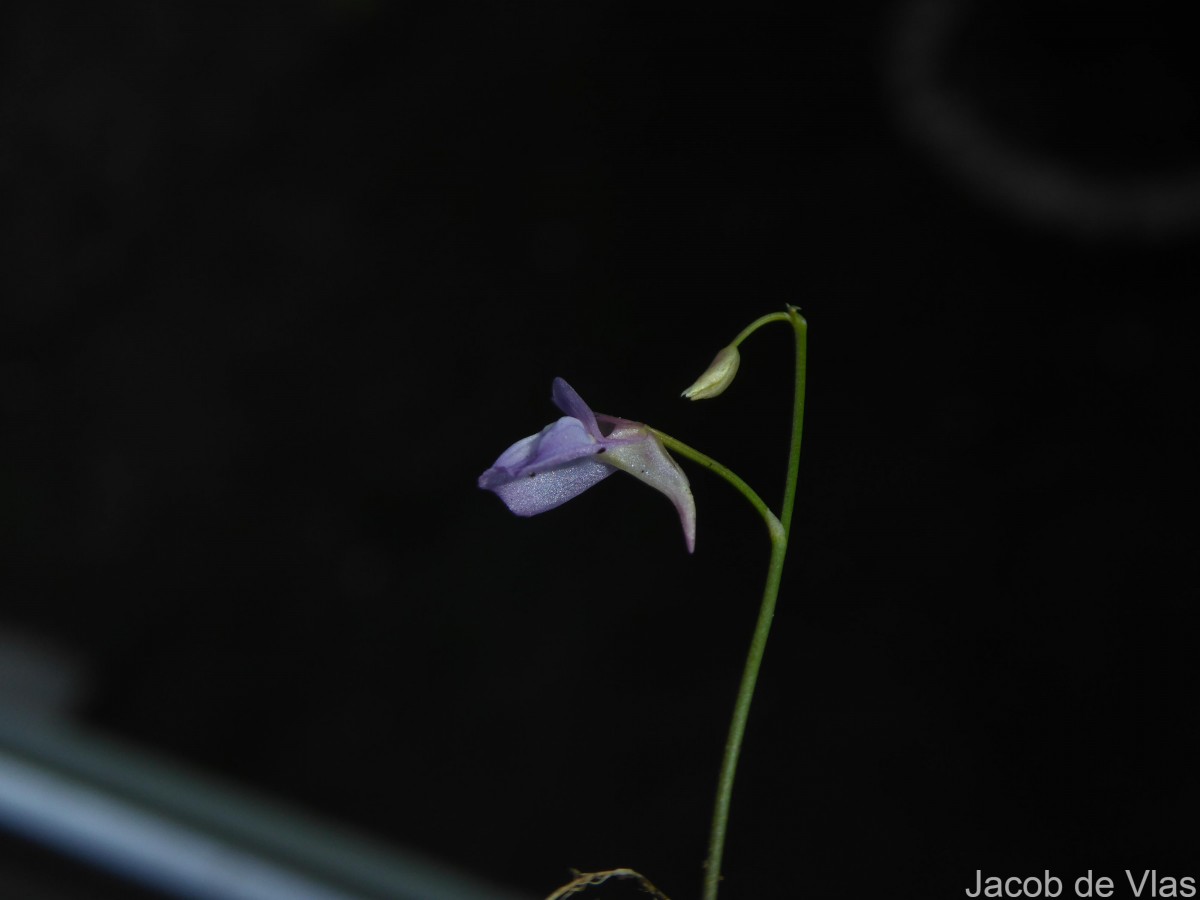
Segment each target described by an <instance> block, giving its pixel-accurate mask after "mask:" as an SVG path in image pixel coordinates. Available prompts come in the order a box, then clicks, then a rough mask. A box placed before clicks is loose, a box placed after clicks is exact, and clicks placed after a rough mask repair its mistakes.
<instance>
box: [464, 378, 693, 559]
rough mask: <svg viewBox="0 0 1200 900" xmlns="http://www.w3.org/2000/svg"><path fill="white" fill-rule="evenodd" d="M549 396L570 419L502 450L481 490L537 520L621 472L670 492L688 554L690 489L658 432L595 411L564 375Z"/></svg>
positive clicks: (484, 477) (485, 475)
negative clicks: (489, 492)
mask: <svg viewBox="0 0 1200 900" xmlns="http://www.w3.org/2000/svg"><path fill="white" fill-rule="evenodd" d="M552 396H553V399H554V405H555V406H557V407H558V408H559V409H561V410H562V411H563V412H564V413H566V415H565V416H563V417H562V418H561V419H559V420H558V421H557V422H553V423H551V424H550V425H547V426H546V427H545V428H543V429H542V430H541V431H540V432H539V433H538V434H534V435H530V436H529V437H527V438H522V439H521V440H519V441H517V442H516V443H515V444H513V445H512V446H511V447H509V448H508V449H507V450H505V451H504V452H503V453H501V454H500V458H499V459H497V460H496V462H495V464H494V465H493V466H492V467H491V468H490V469H488V470H487V471H486V472H484V473H483V474H482V475H480V476H479V486H480V487H481V488H484V489H486V490H489V491H493V492H494V493H496V494H497V495H498V496H499V497H500V499H501V500H503V501H504V503H505V505H506V506H507V507H508V508H509V509H510V510H512V511H513V512H514V513H516V514H517V515H518V516H536V515H537V514H538V513H542V512H545V511H546V510H548V509H554V507H556V506H561V505H562V504H564V503H566V502H567V501H568V500H570V499H571V498H572V497H577V496H579V495H580V494H582V493H583V492H584V491H586V490H587V489H588V488H590V487H592V485H595V484H599V483H600V482H601V481H603V480H604V479H605V478H607V477H608V476H609V475H611V474H612V473H613V472H615V471H617V470H618V469H621V470H622V471H625V472H628V473H629V474H630V475H632V476H633V477H634V478H637V479H639V480H641V481H644V482H645V483H646V484H648V485H650V486H651V487H652V488H654V489H655V490H658V491H661V492H662V493H664V494H666V495H667V497H668V498H669V499H670V500H671V502H672V503H674V504H675V509H677V510H678V511H679V519H680V521H681V522H682V523H683V538H684V540H685V541H686V542H687V548H688V552H689V553H691V552H692V551H693V550H695V547H696V502H695V500H693V499H692V489H691V487H690V486H689V485H688V480H687V476H686V475H684V474H683V470H682V469H680V468H679V464H678V463H676V462H675V460H673V459H671V457H670V456H668V455H667V451H666V449H665V448H664V447H663V445H662V442H661V441H659V439H658V438H657V437H656V436H655V435H654V433H653V432H652V431H651V430H650V429H649V428H648V427H646V426H645V425H643V424H641V423H639V422H631V421H629V420H628V419H618V418H615V417H613V416H605V415H600V414H597V413H594V412H592V410H591V409H590V408H589V407H588V405H587V404H586V403H584V402H583V398H582V397H580V396H579V395H578V394H577V393H575V390H574V389H573V388H572V387H571V386H570V385H569V384H567V383H566V382H565V381H563V380H562V379H561V378H555V379H554V390H553V392H552ZM600 423H604V425H605V426H607V427H606V429H605V431H606V432H607V433H605V432H602V431H601V428H600Z"/></svg>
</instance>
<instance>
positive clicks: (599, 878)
mask: <svg viewBox="0 0 1200 900" xmlns="http://www.w3.org/2000/svg"><path fill="white" fill-rule="evenodd" d="M571 871H572V872H575V878H574V880H572V881H571V882H570V883H568V884H564V885H563V886H562V887H560V888H559V889H558V890H556V891H555V892H554V893H553V894H551V895H550V896H549V897H547V898H546V900H562V898H563V897H569V896H571V894H578V893H579V892H581V891H582V890H584V888H589V887H596V886H597V885H600V884H604V882H606V881H608V879H610V878H632V879H634V880H635V881H636V882H637V883H638V887H640V888H641V889H642V890H643V891H645V892H646V893H647V894H649V895H650V896H651V897H653V898H654V900H670V898H669V897H668V896H667V895H666V894H664V893H663V892H662V891H660V890H659V889H658V888H656V887H655V886H654V885H652V884H651V883H650V879H648V878H647V877H646V876H645V875H642V874H640V873H638V872H635V871H633V869H609V870H607V871H605V872H576V871H575V870H574V869H572V870H571Z"/></svg>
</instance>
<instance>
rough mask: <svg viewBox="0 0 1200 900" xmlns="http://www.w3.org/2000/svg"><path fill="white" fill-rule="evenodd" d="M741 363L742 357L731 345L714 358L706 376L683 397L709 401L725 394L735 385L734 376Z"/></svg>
mask: <svg viewBox="0 0 1200 900" xmlns="http://www.w3.org/2000/svg"><path fill="white" fill-rule="evenodd" d="M741 362H742V356H741V354H740V353H738V349H737V347H735V346H734V345H733V344H730V345H729V346H728V347H725V348H724V349H722V350H721V352H720V353H718V354H717V355H716V356H715V357H713V361H712V362H711V363H710V364H709V366H708V368H707V369H705V370H704V374H703V375H701V376H700V377H699V378H697V379H696V383H695V384H693V385H692V386H691V387H690V388H688V389H687V390H686V391H684V392H683V396H684V397H687V398H688V399H689V400H708V399H709V398H711V397H717V396H719V395H721V394H723V393H725V388H727V387H729V385H731V384H733V376H734V375H736V374H737V370H738V366H739V365H741Z"/></svg>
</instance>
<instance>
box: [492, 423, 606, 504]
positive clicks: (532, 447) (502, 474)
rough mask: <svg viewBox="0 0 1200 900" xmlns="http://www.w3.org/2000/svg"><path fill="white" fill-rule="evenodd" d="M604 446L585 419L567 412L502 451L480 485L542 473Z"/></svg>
mask: <svg viewBox="0 0 1200 900" xmlns="http://www.w3.org/2000/svg"><path fill="white" fill-rule="evenodd" d="M601 450H602V447H601V446H600V444H599V442H597V440H596V439H595V438H594V437H592V436H591V435H590V434H588V433H587V431H586V429H585V428H584V427H583V423H582V422H580V421H579V420H578V419H572V418H571V417H570V416H563V417H562V418H561V419H559V420H558V421H557V422H552V423H551V424H549V425H547V426H546V427H545V428H543V429H542V430H541V431H540V432H538V433H537V434H534V435H530V436H529V437H527V438H521V440H519V441H517V442H516V443H515V444H513V445H512V446H511V447H509V448H508V449H507V450H505V451H504V452H503V453H501V454H500V458H499V459H497V460H496V461H495V462H494V463H493V464H492V467H491V468H490V469H488V470H487V471H486V472H484V473H483V474H482V475H481V476H479V486H480V487H482V488H490V487H491V484H490V483H489V482H490V480H491V479H493V478H502V479H506V478H520V477H523V476H527V475H529V474H531V473H538V474H540V473H542V472H545V471H547V470H549V469H553V468H557V467H558V466H562V465H566V464H567V463H569V462H572V461H573V460H576V459H579V458H580V457H583V456H592V455H594V454H596V453H599V452H600V451H601Z"/></svg>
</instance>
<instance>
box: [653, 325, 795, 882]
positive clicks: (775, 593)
mask: <svg viewBox="0 0 1200 900" xmlns="http://www.w3.org/2000/svg"><path fill="white" fill-rule="evenodd" d="M768 322H789V323H791V325H792V329H793V330H794V332H795V335H796V379H795V392H794V394H793V398H792V439H791V444H790V446H789V448H788V467H787V477H786V479H785V482H784V495H783V505H782V517H781V518H776V517H775V515H774V513H772V512H771V510H770V509H769V508H768V507H767V505H766V504H765V503H763V501H762V498H760V497H759V496H758V494H756V493H755V492H754V491H753V490H752V489H751V488H750V486H749V485H747V484H746V483H745V482H744V481H742V479H741V478H739V477H738V476H737V475H735V474H734V473H733V472H731V471H730V470H729V469H727V468H725V466H723V465H721V464H720V463H718V462H716V461H715V460H713V459H711V458H710V457H708V456H705V455H704V454H703V453H700V452H699V451H697V450H693V449H692V448H691V447H689V446H687V445H686V444H683V443H681V442H680V441H677V440H675V439H674V438H672V437H670V436H669V435H665V434H663V433H662V432H661V431H657V430H655V429H651V430H652V431H654V433H655V434H657V435H658V437H659V438H660V439H661V440H662V442H663V444H664V445H665V446H666V447H667V448H668V449H670V450H674V451H676V452H677V453H679V454H680V455H682V456H686V457H688V458H689V459H692V460H694V461H695V462H698V463H700V464H701V465H703V466H705V467H707V468H709V469H711V470H712V471H714V472H715V473H716V474H718V475H720V476H721V477H722V478H724V479H725V480H726V481H728V482H729V483H730V484H731V485H733V486H734V487H735V488H737V490H738V491H740V492H741V493H742V495H743V496H745V497H746V499H747V500H749V501H750V504H751V506H753V507H754V508H755V509H756V510H757V511H758V512H759V514H760V515H761V516H762V517H763V520H764V521H765V522H766V524H767V532H768V535H769V537H770V539H771V558H770V561H769V562H768V564H767V583H766V586H765V587H764V588H763V597H762V604H761V605H760V606H759V610H758V622H757V623H756V624H755V626H754V635H753V637H752V638H751V639H750V650H749V652H748V653H747V655H746V665H745V667H744V668H743V670H742V681H741V684H740V685H739V686H738V693H737V699H736V700H735V701H734V705H733V718H732V720H731V721H730V723H729V735H728V737H727V738H726V740H725V754H724V757H723V758H722V760H721V771H720V775H719V776H718V778H717V796H716V801H715V803H714V805H713V818H712V827H711V830H710V831H709V838H708V858H707V860H706V861H705V864H704V894H703V900H716V898H717V891H718V889H719V888H720V885H721V859H722V857H723V855H724V852H725V837H726V834H727V832H728V830H729V809H730V805H731V802H732V798H733V778H734V775H735V774H736V773H737V764H738V757H739V756H740V755H741V750H742V742H743V739H744V738H745V735H746V722H747V720H748V719H749V717H750V704H751V701H752V700H753V699H754V688H755V685H757V683H758V673H759V670H760V669H761V668H762V660H763V654H764V653H765V652H766V648H767V637H768V636H769V635H770V633H771V621H772V620H773V619H774V617H775V603H776V601H777V600H778V598H779V585H780V582H781V580H782V579H783V564H784V561H785V559H786V557H787V546H788V535H789V534H790V531H791V522H792V511H793V509H794V508H795V503H796V479H797V473H798V472H799V465H800V440H801V437H802V436H803V432H804V387H805V368H806V365H805V364H806V362H807V357H808V352H807V349H808V345H807V338H808V323H807V322H806V321H805V320H804V317H803V316H801V315H800V311H799V309H797V308H796V307H794V306H788V308H787V312H786V313H771V314H770V315H766V316H763V317H762V318H760V319H757V320H755V321H754V322H752V323H751V324H750V325H748V326H747V327H746V328H745V330H743V331H742V333H741V334H739V335H738V336H737V338H736V339H735V340H734V341H733V345H734V346H737V345H738V344H740V343H741V342H742V341H744V340H745V339H746V338H747V337H749V336H750V335H751V334H753V333H754V332H755V331H757V330H758V329H759V328H761V327H762V326H763V325H765V324H767V323H768Z"/></svg>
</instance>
